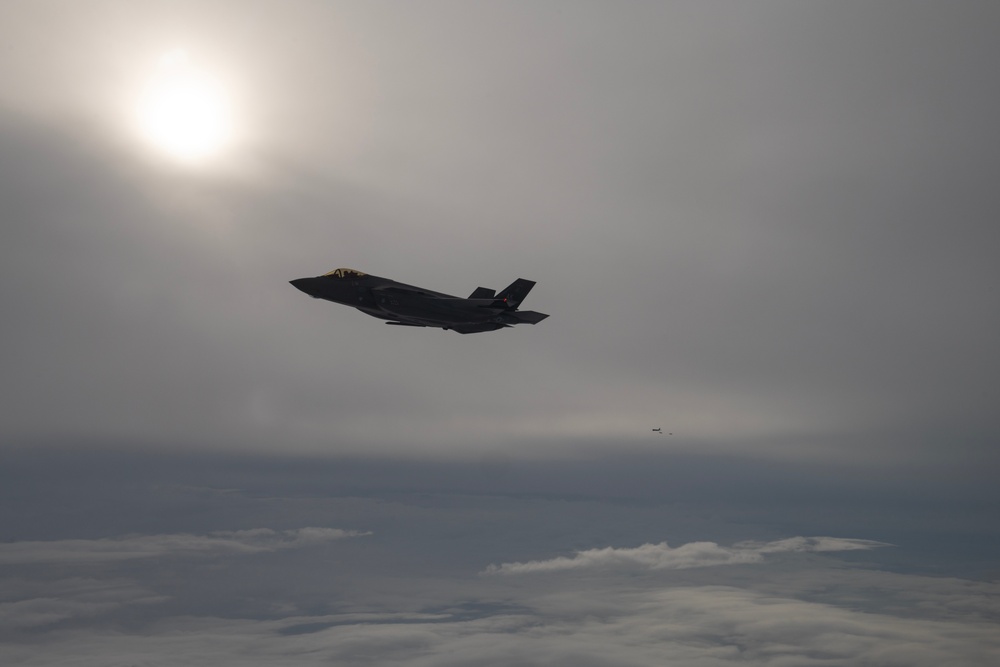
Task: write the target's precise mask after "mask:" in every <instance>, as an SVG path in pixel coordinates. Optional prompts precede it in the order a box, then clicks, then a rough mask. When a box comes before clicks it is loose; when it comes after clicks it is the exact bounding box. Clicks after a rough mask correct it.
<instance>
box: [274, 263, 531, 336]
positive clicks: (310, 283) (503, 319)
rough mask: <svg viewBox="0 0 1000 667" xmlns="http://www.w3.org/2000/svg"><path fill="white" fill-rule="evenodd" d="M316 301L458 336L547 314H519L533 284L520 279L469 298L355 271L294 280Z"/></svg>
mask: <svg viewBox="0 0 1000 667" xmlns="http://www.w3.org/2000/svg"><path fill="white" fill-rule="evenodd" d="M291 283H292V285H294V286H295V287H296V288H297V289H300V290H302V291H303V292H305V293H306V294H308V295H309V296H311V297H313V298H314V299H326V300H327V301H333V302H334V303H342V304H344V305H345V306H353V307H354V308H357V309H358V310H360V311H361V312H362V313H366V314H368V315H371V316H372V317H377V318H379V319H382V320H388V321H387V322H386V324H395V325H397V326H406V327H437V328H440V329H446V330H447V329H450V330H452V331H457V332H458V333H463V334H468V333H478V332H480V331H496V330H497V329H503V328H504V327H509V326H513V325H515V324H524V323H528V324H538V323H539V322H541V321H542V320H544V319H545V318H546V317H548V315H546V314H545V313H536V312H534V311H532V310H518V309H517V307H518V306H519V305H521V301H523V300H524V297H526V296H527V295H528V292H530V291H531V288H532V287H534V286H535V283H534V281H531V280H524V279H523V278H518V279H517V280H515V281H514V282H512V283H511V284H510V286H508V287H507V288H506V289H504V290H501V291H500V293H498V294H494V293H493V290H491V289H489V288H486V287H477V288H476V291H474V292H473V293H472V294H470V295H469V298H468V299H462V298H459V297H457V296H451V295H450V294H441V293H440V292H432V291H430V290H426V289H423V288H422V287H414V286H412V285H405V284H403V283H397V282H396V281H395V280H389V279H388V278H380V277H378V276H372V275H368V274H366V273H362V272H360V271H355V270H354V269H335V270H333V271H330V272H329V273H325V274H323V275H322V276H316V277H315V278H299V279H298V280H293V281H291Z"/></svg>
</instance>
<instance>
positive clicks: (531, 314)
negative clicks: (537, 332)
mask: <svg viewBox="0 0 1000 667" xmlns="http://www.w3.org/2000/svg"><path fill="white" fill-rule="evenodd" d="M504 317H512V318H514V319H515V320H517V321H518V322H524V323H526V324H538V323H539V322H541V321H542V320H544V319H545V318H546V317H548V315H546V314H545V313H536V312H535V311H533V310H515V311H514V312H512V313H504Z"/></svg>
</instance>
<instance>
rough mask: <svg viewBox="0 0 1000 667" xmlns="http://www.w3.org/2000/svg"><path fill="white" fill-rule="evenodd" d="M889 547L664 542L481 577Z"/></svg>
mask: <svg viewBox="0 0 1000 667" xmlns="http://www.w3.org/2000/svg"><path fill="white" fill-rule="evenodd" d="M887 546H892V545H891V544H888V543H886V542H876V541H874V540H859V539H850V538H840V537H791V538H788V539H784V540H777V541H774V542H739V543H737V544H735V545H733V546H732V547H722V546H719V545H718V544H716V543H715V542H690V543H688V544H684V545H681V546H679V547H670V546H669V545H668V544H667V543H666V542H660V543H659V544H648V543H647V544H643V545H642V546H639V547H635V548H620V549H616V548H615V547H605V548H603V549H588V550H586V551H577V552H576V555H575V556H572V557H566V556H559V557H558V558H553V559H551V560H540V561H539V560H535V561H528V562H527V563H501V564H500V565H492V564H491V565H490V566H488V567H487V568H486V569H485V570H484V571H483V574H527V573H531V572H553V571H559V570H578V569H587V568H616V569H620V568H626V569H633V568H638V569H650V570H683V569H687V568H692V567H709V566H713V565H739V564H744V563H759V562H761V561H763V559H764V554H773V553H782V552H819V551H851V550H856V549H873V548H876V547H887Z"/></svg>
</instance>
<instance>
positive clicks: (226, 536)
mask: <svg viewBox="0 0 1000 667" xmlns="http://www.w3.org/2000/svg"><path fill="white" fill-rule="evenodd" d="M370 534H371V533H369V532H360V531H352V530H341V529H339V528H313V527H307V528H297V529H293V530H272V529H270V528H253V529H250V530H234V531H219V532H214V533H209V534H208V535H192V534H190V533H174V534H167V535H126V536H122V537H109V538H101V539H96V540H52V541H24V542H10V543H7V544H0V565H13V564H16V563H63V562H98V561H119V560H129V559H133V558H152V557H156V556H162V555H166V554H172V555H184V556H200V555H210V554H240V553H258V552H262V551H277V550H279V549H295V548H299V547H307V546H312V545H316V544H322V543H324V542H330V541H332V540H338V539H342V538H346V537H358V536H362V535H370Z"/></svg>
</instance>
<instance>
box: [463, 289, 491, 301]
mask: <svg viewBox="0 0 1000 667" xmlns="http://www.w3.org/2000/svg"><path fill="white" fill-rule="evenodd" d="M493 296H494V292H493V290H491V289H490V288H489V287H477V288H476V291H475V292H473V293H472V294H470V295H469V298H470V299H492V298H493Z"/></svg>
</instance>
